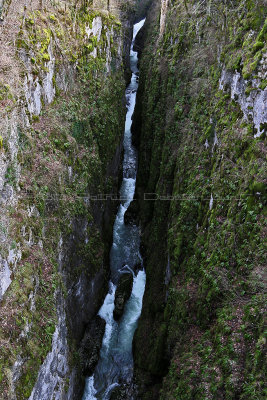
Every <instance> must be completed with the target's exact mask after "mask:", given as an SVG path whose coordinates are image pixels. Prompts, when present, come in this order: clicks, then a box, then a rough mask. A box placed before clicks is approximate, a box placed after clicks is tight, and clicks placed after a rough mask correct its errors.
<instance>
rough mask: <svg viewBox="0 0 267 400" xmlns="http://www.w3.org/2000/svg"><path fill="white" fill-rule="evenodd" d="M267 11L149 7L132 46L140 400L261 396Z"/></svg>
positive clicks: (179, 3)
mask: <svg viewBox="0 0 267 400" xmlns="http://www.w3.org/2000/svg"><path fill="white" fill-rule="evenodd" d="M265 6H266V3H265V2H264V1H250V0H242V1H232V2H226V1H217V0H211V1H193V0H187V1H183V0H169V1H168V2H167V1H165V0H162V1H154V3H153V5H152V7H151V9H150V12H149V14H148V17H147V23H146V27H145V28H144V31H143V32H140V35H139V37H138V38H137V44H138V46H139V47H142V58H141V65H140V86H139V93H138V99H137V108H136V112H135V118H134V141H135V144H136V145H137V146H138V149H139V166H138V178H137V191H136V196H137V198H138V202H136V203H135V205H133V206H131V207H130V209H129V211H128V214H129V215H128V219H131V218H130V217H132V218H133V217H134V218H135V220H136V218H137V215H138V212H139V215H140V219H141V225H142V233H143V234H142V243H143V256H144V264H145V266H146V272H147V284H146V291H145V296H144V303H143V311H142V315H141V318H140V321H139V325H138V329H137V333H136V335H135V339H134V358H135V367H136V368H135V371H136V379H137V382H138V384H139V388H140V398H142V399H149V400H151V399H158V398H160V399H162V400H163V399H164V400H169V399H180V400H183V399H184V400H189V399H194V400H197V399H199V400H200V399H201V400H203V399H216V400H218V399H224V400H228V399H229V400H230V399H243V400H244V399H247V400H249V399H256V398H258V399H263V398H264V380H265V378H264V372H263V363H264V361H263V359H264V345H265V338H264V331H263V326H264V313H265V305H266V298H265V295H264V292H266V272H265V260H264V244H263V238H264V236H265V235H266V225H265V217H266V189H265V184H266V181H265V178H266V177H265V171H266V164H265V160H264V159H265V155H266V149H265V147H264V139H265V135H266V122H267V115H266V95H267V89H266V32H267V31H266V29H267V25H266V19H265V18H266V8H265Z"/></svg>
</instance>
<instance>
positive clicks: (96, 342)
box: [80, 315, 106, 376]
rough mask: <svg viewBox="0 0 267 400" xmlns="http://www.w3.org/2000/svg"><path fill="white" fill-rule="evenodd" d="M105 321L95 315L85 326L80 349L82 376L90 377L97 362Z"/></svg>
mask: <svg viewBox="0 0 267 400" xmlns="http://www.w3.org/2000/svg"><path fill="white" fill-rule="evenodd" d="M105 326H106V321H105V320H104V319H103V318H101V317H100V316H99V315H97V316H96V317H95V318H94V319H93V320H92V321H91V323H90V324H89V325H88V326H87V328H86V331H85V334H84V337H83V340H82V342H81V347H80V360H81V367H82V373H83V375H86V376H90V375H92V373H93V372H94V369H95V367H96V364H97V362H98V360H99V353H100V349H101V346H102V340H103V336H104V333H105Z"/></svg>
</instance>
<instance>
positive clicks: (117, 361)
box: [83, 20, 146, 400]
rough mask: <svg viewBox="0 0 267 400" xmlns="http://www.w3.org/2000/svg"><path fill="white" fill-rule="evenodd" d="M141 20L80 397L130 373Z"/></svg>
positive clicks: (139, 275) (135, 300) (105, 390)
mask: <svg viewBox="0 0 267 400" xmlns="http://www.w3.org/2000/svg"><path fill="white" fill-rule="evenodd" d="M144 22H145V20H142V21H140V22H138V23H137V24H135V25H134V28H133V38H132V45H131V52H130V62H131V70H132V77H131V82H130V84H129V86H128V87H127V89H126V93H125V95H126V101H127V114H126V121H125V131H124V160H123V181H122V185H121V189H120V198H121V204H120V207H119V210H118V213H117V216H116V220H115V223H114V228H113V244H112V248H111V252H110V265H111V280H110V282H109V293H108V294H107V296H106V298H105V301H104V303H103V305H102V307H101V309H100V310H99V315H100V316H101V317H102V318H104V319H105V321H106V329H105V335H104V338H103V343H102V348H101V352H100V359H99V362H98V364H97V366H96V369H95V372H94V374H93V376H91V377H89V378H87V379H86V387H85V392H84V396H83V400H95V399H97V400H99V399H100V400H108V399H109V398H110V395H111V393H112V391H113V389H114V388H115V387H117V386H119V385H121V384H123V383H129V382H131V380H132V376H133V356H132V341H133V335H134V332H135V330H136V327H137V321H138V318H139V316H140V314H141V310H142V300H143V294H144V290H145V281H146V275H145V271H144V269H141V270H139V271H137V272H136V273H134V270H135V266H136V265H138V264H139V265H140V264H141V265H142V259H141V256H140V253H139V247H140V236H139V228H138V227H137V226H130V225H125V224H124V214H125V212H126V210H127V208H128V207H129V205H130V203H131V201H132V200H133V197H134V192H135V184H136V171H137V152H136V149H135V148H134V147H133V146H132V137H131V126H132V116H133V112H134V108H135V103H136V92H137V89H138V68H137V63H138V55H137V52H135V51H133V44H134V41H135V37H136V35H137V33H138V32H139V30H140V29H141V28H142V26H143V25H144ZM127 271H128V272H129V271H131V272H132V273H133V275H134V279H133V289H132V294H131V297H130V299H129V300H128V302H127V303H126V306H125V309H124V313H123V316H122V318H121V319H120V321H119V322H116V321H115V320H114V319H113V310H114V299H115V292H116V286H117V284H118V280H119V277H120V275H121V274H123V273H126V272H127Z"/></svg>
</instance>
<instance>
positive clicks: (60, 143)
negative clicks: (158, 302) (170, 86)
mask: <svg viewBox="0 0 267 400" xmlns="http://www.w3.org/2000/svg"><path fill="white" fill-rule="evenodd" d="M95 3H96V2H94V1H48V0H43V1H37V0H36V1H34V0H32V1H3V2H1V4H0V7H1V21H0V35H1V36H0V38H1V41H0V50H1V57H0V202H1V213H0V301H1V304H0V307H1V308H0V318H1V327H0V392H1V396H2V397H1V398H2V399H9V400H10V399H12V400H13V399H14V400H15V399H18V400H19V399H21V400H22V399H23V400H25V399H28V398H30V399H31V400H37V399H38V400H41V399H45V400H48V399H71V400H74V399H80V398H81V395H82V392H83V381H84V376H83V374H84V373H85V370H84V363H85V360H84V359H83V358H84V352H85V351H89V352H90V349H89V350H88V349H84V348H81V343H84V342H86V341H84V342H83V337H84V335H87V336H88V332H89V333H90V332H91V331H92V329H93V330H94V328H92V326H91V325H92V324H93V326H97V322H96V321H95V320H94V318H95V315H96V313H97V311H98V309H99V307H100V305H101V303H102V300H103V297H104V295H105V292H106V290H107V280H108V275H109V248H110V243H111V240H112V225H113V218H114V215H115V212H116V204H117V203H116V201H111V199H110V196H111V195H113V196H115V197H116V195H117V190H118V179H119V178H118V176H119V165H120V158H121V139H122V135H123V127H124V116H125V102H124V89H125V80H124V74H125V68H126V67H127V66H126V60H127V54H128V53H127V51H128V48H129V40H128V39H127V38H128V37H130V36H131V26H132V22H133V5H134V4H133V2H130V1H128V2H127V4H128V7H121V6H120V4H119V2H116V1H110V2H106V3H109V5H110V6H112V8H114V12H113V9H112V10H109V9H108V8H107V7H106V6H105V5H102V4H95ZM125 4H126V3H125ZM125 4H124V6H125ZM115 9H116V10H115ZM105 194H108V195H109V196H107V197H105ZM101 329H102V328H101ZM92 362H96V360H95V356H94V357H93V361H92Z"/></svg>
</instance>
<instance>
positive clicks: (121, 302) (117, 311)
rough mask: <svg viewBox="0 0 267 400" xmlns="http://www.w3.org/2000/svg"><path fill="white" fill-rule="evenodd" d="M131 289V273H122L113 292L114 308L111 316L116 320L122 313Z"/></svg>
mask: <svg viewBox="0 0 267 400" xmlns="http://www.w3.org/2000/svg"><path fill="white" fill-rule="evenodd" d="M132 289H133V275H132V274H131V273H123V274H122V275H121V277H120V279H119V283H118V286H117V289H116V293H115V308H114V311H113V318H114V319H115V321H118V320H119V319H120V318H121V317H122V314H123V310H124V307H125V303H126V301H127V300H128V299H129V298H130V296H131V293H132Z"/></svg>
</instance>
